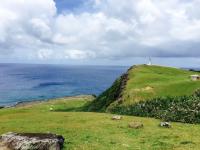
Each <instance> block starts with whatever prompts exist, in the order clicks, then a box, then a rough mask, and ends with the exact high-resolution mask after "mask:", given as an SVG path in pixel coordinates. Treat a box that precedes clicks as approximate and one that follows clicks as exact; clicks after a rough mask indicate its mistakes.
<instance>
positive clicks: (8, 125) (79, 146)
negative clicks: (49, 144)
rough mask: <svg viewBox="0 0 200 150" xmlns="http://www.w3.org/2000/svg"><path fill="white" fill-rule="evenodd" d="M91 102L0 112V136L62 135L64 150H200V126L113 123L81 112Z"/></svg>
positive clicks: (64, 101) (76, 100)
mask: <svg viewBox="0 0 200 150" xmlns="http://www.w3.org/2000/svg"><path fill="white" fill-rule="evenodd" d="M92 100H93V97H88V96H82V97H74V98H73V97H71V98H61V99H56V100H51V101H48V102H39V103H36V104H35V103H31V104H26V105H21V106H18V107H16V108H7V109H0V134H3V133H6V132H10V131H12V132H43V133H46V132H51V133H56V134H61V135H63V136H64V138H65V144H64V150H122V149H125V150H132V149H138V150H172V149H173V150H189V149H192V150H199V147H200V141H199V138H200V132H199V130H200V125H191V124H183V123H172V128H161V127H159V126H158V124H159V123H160V121H159V120H156V119H150V118H140V117H133V116H123V119H122V120H119V121H114V120H111V117H112V115H111V114H106V113H95V112H83V110H84V108H85V105H86V104H88V103H89V102H91V101H92ZM50 108H53V111H50V110H51V109H50ZM131 121H141V122H142V123H143V124H144V128H142V129H132V128H128V123H129V122H131Z"/></svg>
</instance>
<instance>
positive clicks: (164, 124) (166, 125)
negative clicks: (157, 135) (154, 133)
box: [160, 122, 172, 128]
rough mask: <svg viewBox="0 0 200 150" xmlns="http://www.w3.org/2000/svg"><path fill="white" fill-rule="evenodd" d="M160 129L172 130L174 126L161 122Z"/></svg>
mask: <svg viewBox="0 0 200 150" xmlns="http://www.w3.org/2000/svg"><path fill="white" fill-rule="evenodd" d="M160 127H165V128H171V127H172V125H171V123H169V122H161V123H160Z"/></svg>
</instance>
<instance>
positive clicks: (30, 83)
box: [0, 64, 128, 106]
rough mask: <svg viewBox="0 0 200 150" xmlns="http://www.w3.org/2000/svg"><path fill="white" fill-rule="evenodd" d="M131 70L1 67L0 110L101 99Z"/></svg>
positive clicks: (81, 67)
mask: <svg viewBox="0 0 200 150" xmlns="http://www.w3.org/2000/svg"><path fill="white" fill-rule="evenodd" d="M127 69H128V67H121V66H120V67H118V66H67V65H38V64H37V65H35V64H34V65H32V64H0V106H4V105H13V104H16V103H18V102H23V101H34V100H46V99H51V98H58V97H63V96H74V95H81V94H95V95H99V94H100V93H101V92H103V91H104V90H105V89H106V88H108V87H109V86H110V85H111V84H112V83H113V82H114V80H115V79H116V78H117V77H119V76H120V75H121V74H122V73H124V72H125V71H126V70H127Z"/></svg>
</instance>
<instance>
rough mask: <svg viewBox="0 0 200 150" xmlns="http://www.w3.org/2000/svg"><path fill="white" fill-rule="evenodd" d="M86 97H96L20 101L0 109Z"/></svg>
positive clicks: (78, 96) (91, 95)
mask: <svg viewBox="0 0 200 150" xmlns="http://www.w3.org/2000/svg"><path fill="white" fill-rule="evenodd" d="M88 97H92V98H95V97H96V95H94V94H90V95H75V96H64V97H59V98H52V99H44V100H31V101H20V102H17V103H16V104H13V105H5V106H0V109H6V108H16V107H24V106H31V105H35V104H40V103H43V102H50V101H56V100H59V99H63V98H65V99H69V100H71V99H77V98H88Z"/></svg>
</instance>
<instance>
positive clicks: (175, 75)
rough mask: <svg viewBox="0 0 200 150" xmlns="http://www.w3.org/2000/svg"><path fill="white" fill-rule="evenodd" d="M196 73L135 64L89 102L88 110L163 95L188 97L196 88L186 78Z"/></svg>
mask: <svg viewBox="0 0 200 150" xmlns="http://www.w3.org/2000/svg"><path fill="white" fill-rule="evenodd" d="M192 74H198V73H197V72H194V71H188V70H183V69H178V68H172V67H165V66H156V65H150V66H149V65H135V66H132V67H130V68H129V69H128V71H127V72H126V73H124V74H123V75H122V76H121V77H119V78H118V79H117V80H116V81H115V82H114V83H113V85H112V86H111V87H110V88H108V89H107V90H106V91H104V92H103V93H102V94H101V95H99V96H98V97H97V98H96V100H95V101H93V102H92V104H91V106H90V108H89V110H92V111H110V112H112V110H113V109H115V107H128V106H130V105H133V104H135V103H137V102H140V101H145V100H149V99H152V98H156V97H164V96H184V95H191V94H193V93H194V91H195V90H197V89H198V88H199V87H200V82H199V81H196V82H195V81H192V80H191V79H190V75H192Z"/></svg>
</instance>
